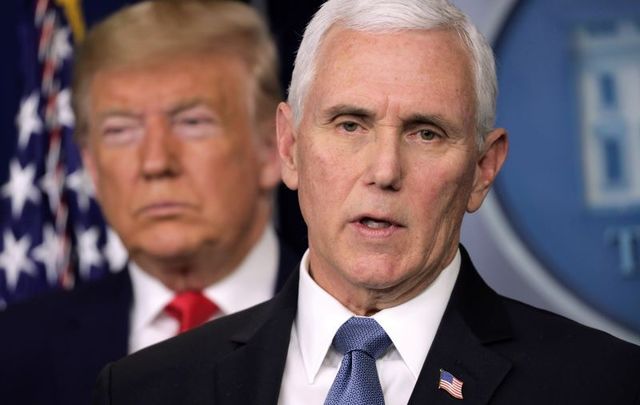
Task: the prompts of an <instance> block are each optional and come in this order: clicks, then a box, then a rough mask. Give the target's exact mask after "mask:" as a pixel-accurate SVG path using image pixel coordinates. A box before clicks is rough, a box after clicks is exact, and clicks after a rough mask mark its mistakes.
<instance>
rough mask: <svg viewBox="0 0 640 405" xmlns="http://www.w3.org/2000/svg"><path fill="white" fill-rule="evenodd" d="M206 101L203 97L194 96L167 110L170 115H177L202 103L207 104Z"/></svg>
mask: <svg viewBox="0 0 640 405" xmlns="http://www.w3.org/2000/svg"><path fill="white" fill-rule="evenodd" d="M205 104H206V101H205V100H204V99H202V98H192V99H189V100H184V101H181V102H180V103H178V104H177V105H175V106H173V107H171V108H170V109H169V110H168V111H167V112H168V113H169V115H172V116H173V115H177V114H180V113H181V112H183V111H186V110H189V109H191V108H194V107H198V106H201V105H205Z"/></svg>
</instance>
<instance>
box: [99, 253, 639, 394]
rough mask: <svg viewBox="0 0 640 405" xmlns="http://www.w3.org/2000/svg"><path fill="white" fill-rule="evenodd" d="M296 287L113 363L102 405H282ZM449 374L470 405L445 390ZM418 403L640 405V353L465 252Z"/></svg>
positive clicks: (102, 386) (294, 283)
mask: <svg viewBox="0 0 640 405" xmlns="http://www.w3.org/2000/svg"><path fill="white" fill-rule="evenodd" d="M297 287H298V272H296V273H294V275H293V277H291V279H290V280H289V281H288V282H287V284H286V285H285V286H284V287H283V289H282V291H281V292H280V293H279V294H278V295H277V296H276V297H275V298H274V299H272V300H270V301H268V302H267V303H264V304H261V305H258V306H256V307H253V308H250V309H248V310H245V311H242V312H239V313H236V314H233V315H230V316H227V317H224V318H221V319H219V320H216V321H214V322H210V323H208V324H205V325H203V326H201V327H199V328H196V329H194V330H193V331H191V332H187V333H185V334H182V335H180V336H177V337H175V338H172V339H169V340H167V341H165V342H162V343H160V344H158V345H155V346H152V347H149V348H147V349H143V350H141V351H139V352H137V353H134V354H133V355H131V356H129V357H126V358H124V359H122V360H119V361H117V362H115V363H112V364H110V365H109V366H108V367H106V368H105V369H104V370H103V372H102V373H101V376H100V379H99V384H98V386H97V388H96V392H95V397H94V405H103V404H104V405H106V404H109V405H124V404H136V405H145V404H149V405H163V404H167V405H168V404H181V405H190V404H202V405H204V404H207V405H276V404H277V401H278V395H279V390H280V385H281V382H282V373H283V371H284V366H285V360H286V357H287V351H288V346H289V337H290V334H291V326H292V322H293V320H294V319H295V316H296V308H297ZM407 327H408V328H409V327H410V326H409V325H408V326H407ZM441 368H442V369H445V370H447V371H449V372H450V373H452V374H453V375H454V376H456V377H457V378H458V379H460V380H462V381H463V384H464V385H463V388H462V392H463V396H464V399H463V400H459V399H455V398H453V397H452V396H451V395H449V394H448V393H447V392H445V391H444V390H442V389H438V380H439V375H440V373H439V370H440V369H441ZM409 404H410V405H418V404H425V405H427V404H428V405H438V404H458V405H465V404H466V405H480V404H498V405H543V404H544V405H550V404H552V405H555V404H558V405H560V404H561V405H571V404H576V405H577V404H580V405H590V404H593V405H595V404H598V405H603V404H616V405H620V404H640V348H638V347H637V346H634V345H631V344H629V343H625V342H622V341H620V340H618V339H615V338H613V337H612V336H610V335H608V334H606V333H604V332H600V331H596V330H594V329H590V328H587V327H584V326H582V325H579V324H577V323H575V322H573V321H570V320H567V319H565V318H562V317H560V316H557V315H554V314H551V313H549V312H546V311H542V310H539V309H536V308H533V307H531V306H528V305H525V304H522V303H520V302H517V301H514V300H511V299H508V298H505V297H502V296H500V295H498V294H496V293H495V292H494V291H493V290H491V289H490V288H489V287H488V286H487V285H486V284H485V283H484V282H483V281H482V279H481V278H480V276H479V275H478V273H477V272H476V270H475V269H474V267H473V264H472V263H471V261H470V259H469V256H468V255H467V253H466V252H465V251H464V249H462V266H461V270H460V275H459V277H458V279H457V281H456V284H455V287H454V290H453V293H452V296H451V298H450V300H449V304H448V306H447V309H446V310H445V313H444V316H443V318H442V321H441V323H440V326H439V328H438V331H437V334H436V337H435V340H434V341H433V345H432V346H431V349H430V351H429V354H428V355H427V358H426V361H425V363H424V366H423V367H422V370H421V373H420V375H419V377H418V381H417V384H416V387H415V389H414V391H413V393H412V396H411V399H410V401H409Z"/></svg>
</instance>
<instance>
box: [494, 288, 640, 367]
mask: <svg viewBox="0 0 640 405" xmlns="http://www.w3.org/2000/svg"><path fill="white" fill-rule="evenodd" d="M504 302H505V304H506V305H505V306H506V309H507V312H508V314H509V318H510V321H511V325H512V328H513V329H514V335H515V336H516V337H517V341H518V342H519V343H520V344H523V345H525V346H526V347H528V349H529V351H530V352H535V353H538V355H540V354H542V355H545V354H547V355H548V356H549V357H550V358H555V359H556V360H558V359H562V358H563V357H564V358H567V359H576V361H578V363H580V362H584V363H591V364H593V365H595V364H610V365H612V366H617V367H620V366H621V365H625V364H627V365H629V366H630V367H634V368H635V369H637V370H638V372H640V346H636V345H635V344H632V343H629V342H626V341H624V340H622V339H619V338H617V337H614V336H612V335H610V334H608V333H606V332H603V331H601V330H598V329H594V328H591V327H588V326H585V325H582V324H580V323H578V322H575V321H573V320H571V319H568V318H565V317H563V316H561V315H558V314H555V313H552V312H549V311H546V310H543V309H539V308H536V307H533V306H531V305H528V304H524V303H522V302H519V301H516V300H513V299H510V298H504Z"/></svg>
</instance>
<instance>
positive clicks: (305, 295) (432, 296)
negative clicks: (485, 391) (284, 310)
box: [278, 251, 460, 405]
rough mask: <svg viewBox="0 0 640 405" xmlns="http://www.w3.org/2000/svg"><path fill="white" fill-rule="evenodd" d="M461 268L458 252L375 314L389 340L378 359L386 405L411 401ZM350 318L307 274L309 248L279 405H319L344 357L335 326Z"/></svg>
mask: <svg viewBox="0 0 640 405" xmlns="http://www.w3.org/2000/svg"><path fill="white" fill-rule="evenodd" d="M459 271H460V252H459V251H458V253H457V254H456V256H455V258H454V259H453V261H452V262H451V263H450V264H449V265H448V266H447V267H446V268H445V269H444V270H443V271H442V273H440V275H439V276H438V278H436V280H434V281H433V283H431V285H429V287H427V289H425V290H424V291H423V292H421V293H420V294H419V295H418V296H416V297H414V298H412V299H411V300H409V301H407V302H405V303H403V304H401V305H398V306H396V307H393V308H388V309H384V310H382V311H380V312H378V313H376V314H375V315H373V318H374V319H375V320H376V321H377V322H378V323H379V324H380V326H382V328H384V330H385V332H387V335H389V338H390V339H391V342H392V345H391V346H390V348H389V350H387V352H386V353H385V354H384V355H383V356H382V357H380V358H379V359H378V360H377V361H376V368H377V369H378V376H379V377H380V384H381V386H382V391H383V393H384V399H385V404H386V405H401V404H402V405H404V404H406V403H407V402H408V401H409V398H410V397H411V393H412V392H413V388H414V386H415V384H416V381H417V380H418V375H419V374H420V370H421V369H422V365H423V363H424V361H425V359H426V357H427V353H428V352H429V349H430V348H431V344H432V343H433V339H434V337H435V334H436V331H437V330H438V325H439V324H440V320H441V319H442V315H443V314H444V310H445V308H446V306H447V303H448V302H449V297H450V295H451V291H452V290H453V286H454V284H455V281H456V278H457V277H458V273H459ZM352 316H354V314H353V313H351V312H350V311H349V310H348V309H347V308H346V307H344V306H343V305H342V304H341V303H340V302H338V301H337V300H336V299H335V298H333V296H331V295H330V294H329V293H327V292H326V291H325V290H323V289H322V288H321V287H320V286H319V285H318V284H316V282H315V281H314V280H313V279H312V278H311V276H310V275H309V251H307V252H306V253H305V255H304V256H303V258H302V261H301V263H300V282H299V290H298V313H297V315H296V319H295V320H294V322H293V327H292V329H291V340H290V342H289V352H288V354H287V360H286V364H285V369H284V375H283V379H282V386H281V389H280V398H279V401H278V404H280V405H299V404H305V405H322V404H324V401H325V398H326V396H327V394H328V392H329V388H330V387H331V384H333V380H334V379H335V377H336V374H338V369H339V368H340V363H341V362H342V355H341V354H339V353H338V352H336V351H335V349H334V348H333V347H332V346H331V342H332V341H333V337H334V335H335V333H336V332H337V330H338V328H340V326H341V325H342V324H343V323H344V322H346V321H347V320H348V319H349V318H350V317H352Z"/></svg>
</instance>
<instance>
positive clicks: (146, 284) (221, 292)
mask: <svg viewBox="0 0 640 405" xmlns="http://www.w3.org/2000/svg"><path fill="white" fill-rule="evenodd" d="M278 260H279V257H278V239H277V237H276V235H275V231H274V230H273V227H272V226H271V224H268V225H267V227H266V229H265V231H264V232H263V234H262V236H261V238H260V239H259V240H258V242H257V243H256V245H255V246H254V247H253V249H252V250H251V251H250V252H249V254H248V255H247V256H246V257H245V259H244V260H243V261H242V263H240V265H239V266H238V267H237V268H236V269H235V270H234V271H232V272H231V273H230V274H229V275H228V276H227V277H225V278H224V279H222V280H220V281H219V282H217V283H215V284H213V285H211V286H209V287H207V288H205V289H204V291H203V294H204V295H205V296H206V297H207V298H209V299H210V300H211V301H213V302H215V303H216V305H217V306H218V308H220V314H218V315H226V314H230V313H233V312H237V311H240V310H242V309H246V308H248V307H250V306H253V305H256V304H259V303H260V302H263V301H266V300H267V299H269V298H271V296H272V295H273V291H274V289H275V285H276V279H277V275H278ZM129 271H130V274H131V284H132V286H133V307H132V310H131V330H132V331H135V330H140V329H141V328H144V327H145V326H146V325H149V324H151V323H152V322H153V321H154V320H155V319H156V318H157V317H158V316H159V315H160V314H162V313H163V311H164V308H165V307H166V306H167V304H168V303H169V302H171V300H172V299H173V297H174V294H175V293H174V292H173V291H172V290H171V289H169V288H167V287H166V286H165V285H164V284H162V282H160V280H158V279H157V278H155V277H153V276H151V275H149V274H148V273H147V272H145V271H144V270H142V269H141V268H140V267H139V266H138V265H137V264H136V263H134V262H133V261H131V262H130V263H129ZM239 291H241V292H242V293H241V294H239V293H238V292H239Z"/></svg>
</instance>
